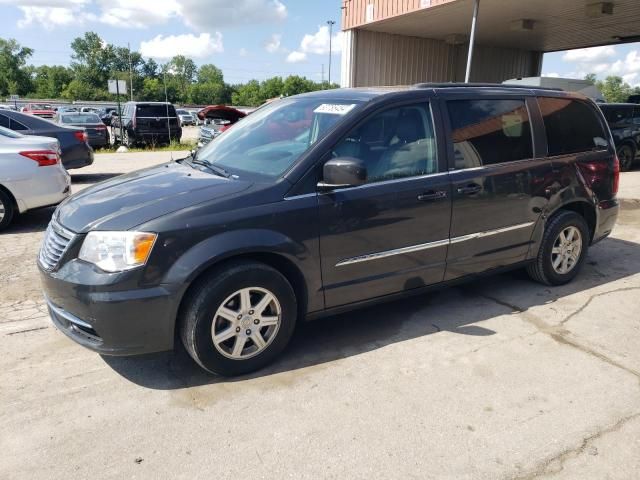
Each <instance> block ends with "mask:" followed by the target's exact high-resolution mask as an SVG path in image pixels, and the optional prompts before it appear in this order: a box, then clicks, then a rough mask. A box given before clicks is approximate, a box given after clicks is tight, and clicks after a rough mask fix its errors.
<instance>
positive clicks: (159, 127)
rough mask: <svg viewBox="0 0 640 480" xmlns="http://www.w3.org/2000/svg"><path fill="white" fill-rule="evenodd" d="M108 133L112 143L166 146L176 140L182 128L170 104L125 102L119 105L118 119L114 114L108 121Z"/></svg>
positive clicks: (128, 145) (180, 135)
mask: <svg viewBox="0 0 640 480" xmlns="http://www.w3.org/2000/svg"><path fill="white" fill-rule="evenodd" d="M121 125H122V127H123V133H122V136H121V135H120V126H121ZM111 134H112V135H113V137H114V139H115V141H116V143H119V144H121V145H125V146H127V147H130V146H132V145H135V144H138V143H144V144H153V145H168V144H169V143H171V142H172V141H175V142H179V141H180V138H181V137H182V127H181V126H180V120H179V119H178V115H177V113H176V109H175V107H174V106H173V105H172V104H170V103H165V102H127V103H126V104H125V105H124V107H123V108H122V118H120V117H118V116H115V117H113V119H112V120H111Z"/></svg>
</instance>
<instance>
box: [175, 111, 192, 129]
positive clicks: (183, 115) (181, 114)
mask: <svg viewBox="0 0 640 480" xmlns="http://www.w3.org/2000/svg"><path fill="white" fill-rule="evenodd" d="M176 113H177V114H178V118H179V119H180V126H181V127H184V126H185V125H195V124H196V120H195V118H194V117H193V115H191V113H189V112H188V111H187V110H182V109H178V110H176Z"/></svg>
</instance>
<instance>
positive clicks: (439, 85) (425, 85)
mask: <svg viewBox="0 0 640 480" xmlns="http://www.w3.org/2000/svg"><path fill="white" fill-rule="evenodd" d="M413 87H414V88H459V87H485V88H486V87H491V88H509V89H510V88H522V89H526V90H551V91H555V92H563V91H564V90H562V89H561V88H556V87H538V86H536V85H522V84H510V83H461V82H434V83H429V82H425V83H416V84H415V85H414V86H413Z"/></svg>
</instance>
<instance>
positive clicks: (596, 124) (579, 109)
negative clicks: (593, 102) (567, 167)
mask: <svg viewBox="0 0 640 480" xmlns="http://www.w3.org/2000/svg"><path fill="white" fill-rule="evenodd" d="M538 104H539V105H540V110H541V111H542V116H543V118H544V128H545V130H546V132H547V144H548V145H549V156H551V157H553V156H557V155H567V154H571V153H579V152H588V151H592V150H602V149H606V148H607V147H608V145H609V142H608V141H607V135H606V134H605V132H604V128H603V127H602V124H601V123H600V120H599V119H598V114H597V113H596V111H595V109H593V108H591V107H590V106H589V105H588V104H587V103H586V102H583V101H580V100H573V99H571V98H551V97H541V98H538Z"/></svg>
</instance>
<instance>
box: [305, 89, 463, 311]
mask: <svg viewBox="0 0 640 480" xmlns="http://www.w3.org/2000/svg"><path fill="white" fill-rule="evenodd" d="M435 139H436V136H435V134H434V123H433V116H432V112H431V108H430V106H429V104H428V103H427V102H426V101H425V102H424V103H420V104H413V105H403V106H399V107H391V108H388V109H386V110H383V111H381V112H379V113H376V114H374V115H373V116H371V117H369V119H367V120H366V121H364V122H363V123H362V124H361V125H359V126H357V127H356V128H355V129H354V130H353V131H352V132H351V133H349V134H348V135H347V136H346V137H345V138H344V139H343V140H342V141H341V142H339V144H338V145H336V146H335V147H334V149H333V151H332V152H331V153H332V156H333V157H356V158H359V159H361V160H363V161H364V162H365V165H366V167H367V183H366V184H365V185H361V186H358V187H352V188H344V189H339V190H336V191H333V192H329V193H324V194H320V195H319V196H318V199H319V208H320V229H321V236H320V249H321V252H320V253H321V258H322V279H323V285H324V292H325V302H326V306H327V307H334V306H338V305H344V304H348V303H353V302H358V301H361V300H366V299H370V298H374V297H378V296H382V295H388V294H392V293H396V292H401V291H404V290H410V289H413V288H418V287H422V286H425V285H429V284H433V283H437V282H441V281H442V278H443V275H444V270H445V260H446V255H447V245H448V239H449V221H450V214H451V203H450V186H449V179H448V174H447V173H446V171H444V172H443V171H442V170H445V169H443V168H440V167H439V166H438V154H437V145H436V140H435Z"/></svg>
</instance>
